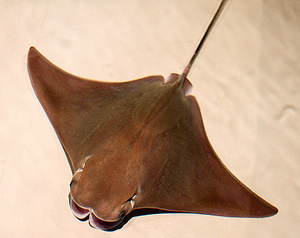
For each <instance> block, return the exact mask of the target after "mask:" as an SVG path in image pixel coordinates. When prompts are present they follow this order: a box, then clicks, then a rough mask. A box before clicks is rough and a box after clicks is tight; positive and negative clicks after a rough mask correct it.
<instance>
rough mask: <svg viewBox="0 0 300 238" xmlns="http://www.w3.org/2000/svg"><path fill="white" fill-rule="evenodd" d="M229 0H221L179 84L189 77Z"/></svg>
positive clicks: (180, 85)
mask: <svg viewBox="0 0 300 238" xmlns="http://www.w3.org/2000/svg"><path fill="white" fill-rule="evenodd" d="M227 1H228V0H221V2H220V5H219V7H218V9H217V11H216V13H215V15H214V16H213V18H212V20H211V21H210V23H209V25H208V27H207V29H206V31H205V33H204V35H203V37H202V39H201V40H200V42H199V44H198V46H197V48H196V50H195V52H194V54H193V56H192V58H191V59H190V61H189V63H188V65H187V66H186V67H185V69H184V70H183V72H182V74H181V75H180V76H179V78H178V80H177V82H178V84H179V87H182V86H183V85H184V81H185V78H186V77H187V75H188V73H189V71H190V69H191V67H192V66H193V63H194V61H195V59H196V58H197V56H198V54H199V52H200V50H201V48H202V47H203V45H204V43H205V41H206V39H207V36H208V35H209V33H210V32H211V30H212V29H213V26H214V25H215V24H216V22H217V20H218V18H219V16H220V15H221V12H222V11H223V9H224V7H225V4H226V2H227Z"/></svg>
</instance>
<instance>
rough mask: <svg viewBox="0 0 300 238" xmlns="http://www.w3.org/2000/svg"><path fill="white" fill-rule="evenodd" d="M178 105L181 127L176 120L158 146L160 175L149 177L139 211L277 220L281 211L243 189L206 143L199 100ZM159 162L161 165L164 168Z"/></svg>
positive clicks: (154, 147) (138, 202)
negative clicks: (155, 209) (148, 210)
mask: <svg viewBox="0 0 300 238" xmlns="http://www.w3.org/2000/svg"><path fill="white" fill-rule="evenodd" d="M175 103H176V107H177V109H178V110H180V111H181V116H179V117H178V118H179V119H178V120H177V121H176V118H174V116H173V117H172V118H169V119H170V120H173V121H175V122H176V123H174V125H173V126H172V127H170V126H169V130H166V131H165V132H164V133H161V134H159V135H158V136H156V137H155V139H154V140H153V145H152V154H151V157H150V158H149V162H148V163H149V164H150V166H149V165H148V166H149V167H151V166H153V168H154V167H156V171H159V172H158V173H157V174H153V173H152V174H149V177H152V180H151V183H148V184H147V186H144V187H142V189H141V190H142V192H141V194H140V196H137V200H136V208H142V207H150V208H159V209H163V210H169V211H178V212H191V213H202V214H211V215H220V216H231V217H266V216H271V215H274V214H276V213H277V208H275V207H274V206H272V205H271V204H269V203H268V202H266V201H265V200H263V199H262V198H260V197H259V196H257V195H256V194H255V193H254V192H252V191H251V190H250V189H249V188H247V187H246V186H245V185H243V184H242V183H241V182H240V181H239V180H238V179H237V178H236V177H235V176H234V175H233V174H232V173H231V172H230V171H229V170H228V169H227V168H226V167H225V166H224V165H223V163H222V162H221V160H220V159H219V158H218V156H217V154H216V153H215V152H214V150H213V148H212V146H211V144H210V142H209V140H208V138H207V135H206V132H205V129H204V126H203V121H202V117H201V113H200V109H199V106H198V104H197V101H196V99H195V98H194V97H193V96H187V97H185V99H184V100H182V101H181V102H180V101H178V100H177V101H176V102H175ZM174 106H175V105H170V108H174ZM167 110H168V109H166V110H165V114H166V113H168V112H167ZM170 111H171V109H170ZM172 113H173V112H172ZM178 113H179V112H178ZM178 115H179V114H178ZM160 121H163V120H160ZM162 126H164V125H162ZM161 158H165V159H164V160H162V159H161ZM151 161H156V162H155V163H156V164H153V163H154V162H153V163H152V162H151ZM157 161H161V162H160V163H159V165H158V164H157ZM149 177H148V179H145V180H149Z"/></svg>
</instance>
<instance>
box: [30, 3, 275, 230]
mask: <svg viewBox="0 0 300 238" xmlns="http://www.w3.org/2000/svg"><path fill="white" fill-rule="evenodd" d="M224 4H225V1H221V3H220V6H219V8H218V10H217V11H216V13H215V15H214V17H213V19H212V21H211V23H210V24H209V26H208V28H207V30H206V32H205V34H204V36H203V38H202V39H201V41H200V43H199V45H198V47H197V49H196V51H195V53H194V54H193V56H192V58H191V60H190V62H189V63H188V65H187V67H186V68H185V69H184V71H183V73H182V74H180V75H179V74H176V73H172V74H171V75H170V76H169V78H168V79H167V80H165V79H164V77H163V76H160V75H154V76H147V77H144V78H140V79H136V80H132V81H128V82H118V83H117V82H113V83H111V82H103V81H96V80H90V79H85V78H81V77H77V76H74V75H72V74H69V73H67V72H65V71H63V70H62V69H60V68H58V67H56V66H55V65H54V64H52V63H51V62H50V61H48V60H47V59H46V58H45V57H44V56H43V55H41V54H40V53H39V52H38V51H37V50H36V49H35V48H34V47H31V48H30V50H29V53H28V71H29V75H30V79H31V82H32V85H33V88H34V91H35V93H36V95H37V97H38V99H39V101H40V103H41V105H42V106H43V108H44V110H45V112H46V114H47V116H48V118H49V120H50V122H51V124H52V125H53V128H54V130H55V132H56V134H57V136H58V138H59V141H60V143H61V145H62V147H63V149H64V151H65V154H66V156H67V158H68V162H69V164H70V167H71V170H72V175H73V177H72V180H71V183H70V193H69V204H70V207H71V209H72V211H73V213H74V215H75V216H76V217H77V218H79V219H80V220H87V219H89V223H90V225H91V226H92V227H95V228H100V229H103V230H113V229H116V228H117V227H118V226H120V224H122V223H124V221H126V218H127V220H128V217H130V216H132V215H131V214H135V213H134V212H135V211H144V210H147V209H154V211H155V210H157V211H162V212H183V213H198V214H209V215H218V216H227V217H267V216H272V215H274V214H276V213H277V208H276V207H274V206H272V205H271V204H269V203H268V202H266V201H265V200H263V199H262V198H260V197H259V196H258V195H256V194H255V193H254V192H252V191H251V190H250V189H249V188H248V187H246V186H245V185H244V184H243V183H242V182H240V181H239V180H238V179H237V178H236V177H235V176H234V175H233V174H232V173H231V172H230V171H229V170H228V169H227V168H226V167H225V165H224V164H223V163H222V162H221V160H220V158H219V157H218V155H217V154H216V152H215V151H214V149H213V147H212V145H211V143H210V142H209V139H208V137H207V134H206V132H205V129H204V124H203V120H202V116H201V112H200V108H199V105H198V103H197V101H196V98H195V97H194V96H193V95H191V94H190V93H189V90H190V89H191V87H192V84H191V83H190V81H189V80H188V79H187V74H188V72H189V70H190V68H191V66H192V64H193V62H194V60H195V58H196V57H197V55H198V53H199V51H200V48H201V47H202V45H203V43H204V41H205V39H206V38H207V35H208V34H209V32H210V31H211V29H212V27H213V25H214V24H215V22H216V19H217V18H218V17H219V15H220V12H221V10H222V9H223V7H224ZM149 213H154V212H149ZM145 214H147V212H145Z"/></svg>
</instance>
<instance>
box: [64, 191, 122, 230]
mask: <svg viewBox="0 0 300 238" xmlns="http://www.w3.org/2000/svg"><path fill="white" fill-rule="evenodd" d="M69 204H70V207H71V209H72V212H73V214H74V216H75V217H76V218H77V219H79V220H80V221H86V220H88V219H89V224H90V226H91V227H93V228H96V229H101V230H110V229H113V228H114V227H116V226H118V225H119V224H120V223H121V222H122V221H123V219H124V217H125V213H122V214H121V215H120V217H119V219H118V220H116V221H105V220H102V219H100V218H99V217H97V216H96V215H95V214H94V213H93V212H92V211H91V210H90V209H86V208H83V207H81V206H79V205H78V204H77V203H76V202H75V201H74V200H73V198H72V197H71V196H70V195H69Z"/></svg>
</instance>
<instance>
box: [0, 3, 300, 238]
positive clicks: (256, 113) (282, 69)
mask: <svg viewBox="0 0 300 238" xmlns="http://www.w3.org/2000/svg"><path fill="white" fill-rule="evenodd" d="M217 5H218V1H217V0H213V1H204V0H143V1H141V0H127V1H125V0H110V1H105V0H98V1H96V0H94V1H92V0H76V1H74V0H51V1H50V0H49V1H43V0H40V1H38V0H28V1H21V0H20V1H18V0H0V32H1V35H0V52H1V54H0V83H1V84H0V95H1V101H0V113H1V114H0V115H1V116H0V123H1V124H0V125H1V127H0V130H1V133H0V149H1V157H0V224H1V225H0V237H2V238H6V237H51V238H52V237H65V238H67V237H109V238H111V237H112V238H116V237H120V238H121V237H122V238H124V237H205V238H209V237H224V238H226V237H230V238H233V237H272V238H274V237H280V238H281V237H299V234H300V226H299V225H300V223H299V222H300V205H299V202H300V164H299V154H300V153H299V152H300V144H299V143H300V136H299V132H300V78H299V76H300V37H299V32H300V1H298V0H251V1H247V0H231V1H229V4H228V5H227V7H226V9H225V11H224V13H223V15H222V17H221V18H220V21H219V22H218V24H217V26H216V27H215V29H214V31H213V34H212V35H211V36H210V38H209V39H208V41H207V44H206V46H205V48H204V49H203V52H202V53H201V55H200V57H199V58H198V60H197V61H196V64H195V66H194V68H193V70H192V72H191V74H190V75H189V78H190V80H191V82H192V83H193V85H194V88H193V93H194V94H195V95H196V96H197V98H198V101H199V104H200V106H201V109H202V113H203V116H204V121H205V125H206V129H207V133H208V135H209V138H210V140H211V142H212V144H213V145H214V148H215V150H216V151H217V153H218V154H219V155H220V157H221V158H222V160H223V162H224V163H225V165H226V166H227V167H228V168H229V169H230V170H231V171H232V172H233V173H234V174H235V175H236V176H237V177H238V178H239V179H241V180H242V181H243V182H244V183H245V184H246V185H248V186H249V187H250V188H251V189H253V190H254V191H255V192H256V193H258V194H259V195H260V196H262V197H263V198H265V199H266V200H268V201H269V202H271V203H272V204H274V205H275V206H277V207H278V208H279V213H278V214H277V215H276V216H274V217H271V218H265V219H236V218H223V217H213V216H207V215H193V214H165V215H152V216H143V217H137V218H133V219H131V220H130V221H129V222H128V223H127V224H126V225H125V226H124V227H123V229H121V230H118V231H116V232H113V233H108V232H103V231H100V230H95V229H92V228H91V227H89V225H88V224H87V223H86V222H85V223H82V222H79V221H78V220H77V219H75V217H73V215H72V213H71V211H70V209H69V206H68V199H67V195H68V192H69V182H70V179H71V171H70V169H69V166H68V163H67V160H66V158H65V155H64V152H63V150H62V148H61V146H60V144H59V141H58V139H57V137H56V135H55V133H54V130H53V129H52V127H51V125H50V123H49V121H48V119H47V117H46V115H45V113H44V111H43V109H42V107H41V106H40V104H39V102H38V100H37V98H36V97H35V94H34V92H33V90H32V87H31V85H30V81H29V78H28V74H27V69H26V57H27V51H28V49H29V47H30V46H31V45H34V46H36V47H37V48H38V49H39V50H40V51H41V52H42V53H43V54H44V55H45V56H46V57H48V58H49V59H50V60H51V61H53V62H54V63H55V64H57V65H58V66H60V67H61V68H63V69H65V70H67V71H69V72H71V73H73V74H76V75H80V76H82V77H87V78H94V79H99V80H107V81H125V80H131V79H134V78H138V77H143V76H147V75H150V74H162V75H164V76H165V77H167V76H168V75H169V74H170V73H171V72H179V73H180V72H181V71H182V70H183V67H184V66H185V65H186V63H187V61H188V60H189V58H190V56H191V54H192V52H193V50H194V48H195V47H196V45H197V43H198V41H199V39H200V38H201V36H202V34H203V31H204V29H205V27H206V26H207V24H208V23H209V21H210V18H211V16H212V15H213V13H214V11H215V9H216V7H217Z"/></svg>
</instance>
